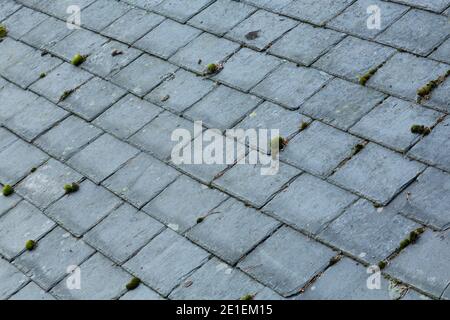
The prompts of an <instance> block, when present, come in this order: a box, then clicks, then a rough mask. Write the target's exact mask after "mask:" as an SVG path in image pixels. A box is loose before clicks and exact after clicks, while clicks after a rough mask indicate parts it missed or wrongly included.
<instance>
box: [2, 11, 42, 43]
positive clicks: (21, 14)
mask: <svg viewBox="0 0 450 320" xmlns="http://www.w3.org/2000/svg"><path fill="white" fill-rule="evenodd" d="M47 18H48V16H47V15H46V14H43V13H41V12H39V11H35V10H32V9H29V8H26V7H22V8H20V10H17V11H16V12H15V13H14V14H12V15H11V16H10V17H9V18H8V19H6V20H5V21H4V24H5V25H6V26H7V28H8V36H9V37H12V38H14V39H19V38H20V37H22V36H24V35H25V34H27V33H28V32H29V31H31V30H32V29H33V28H35V27H36V26H37V25H39V24H40V23H41V22H43V21H44V20H45V19H47Z"/></svg>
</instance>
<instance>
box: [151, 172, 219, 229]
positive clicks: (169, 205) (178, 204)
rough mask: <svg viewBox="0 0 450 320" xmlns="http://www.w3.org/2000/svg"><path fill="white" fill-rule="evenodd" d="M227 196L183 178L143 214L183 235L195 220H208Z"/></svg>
mask: <svg viewBox="0 0 450 320" xmlns="http://www.w3.org/2000/svg"><path fill="white" fill-rule="evenodd" d="M227 198H228V196H227V195H226V194H225V193H222V192H219V191H217V190H214V189H211V188H210V187H208V186H205V185H203V184H200V183H198V182H196V181H195V180H193V179H191V178H189V177H187V176H185V175H182V176H180V177H178V178H177V179H176V180H175V182H173V183H172V184H170V185H169V186H168V187H167V188H165V189H164V190H163V191H162V192H161V193H160V194H159V195H158V196H157V197H156V198H154V199H153V200H152V201H150V202H149V203H148V204H147V205H146V206H145V207H144V208H143V209H142V210H143V211H145V212H146V213H148V214H149V215H150V216H152V217H155V218H156V219H158V220H159V221H162V222H163V223H164V224H165V225H171V228H172V229H174V230H176V231H178V232H180V233H184V232H185V231H186V230H188V229H190V228H191V227H193V226H195V224H196V223H197V219H198V218H201V217H205V216H207V215H208V214H209V213H210V212H211V211H214V210H213V209H214V208H216V207H217V206H218V205H219V204H220V203H222V202H223V201H225V200H226V199H227Z"/></svg>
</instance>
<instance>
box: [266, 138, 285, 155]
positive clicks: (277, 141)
mask: <svg viewBox="0 0 450 320" xmlns="http://www.w3.org/2000/svg"><path fill="white" fill-rule="evenodd" d="M287 144H288V140H287V139H285V138H283V137H282V136H276V137H274V138H272V140H270V150H271V151H272V153H277V152H279V151H282V150H283V149H284V148H285V147H286V146H287Z"/></svg>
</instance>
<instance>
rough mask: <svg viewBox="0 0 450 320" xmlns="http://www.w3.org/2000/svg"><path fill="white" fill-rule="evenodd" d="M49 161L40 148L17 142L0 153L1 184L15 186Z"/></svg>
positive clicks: (20, 141)
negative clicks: (33, 169) (31, 171)
mask: <svg viewBox="0 0 450 320" xmlns="http://www.w3.org/2000/svg"><path fill="white" fill-rule="evenodd" d="M47 159H48V156H47V155H46V154H45V153H44V152H42V151H41V150H39V149H38V148H36V147H34V146H32V145H30V144H28V143H26V142H24V141H22V140H17V141H16V142H14V143H13V144H11V145H10V146H9V147H7V148H5V149H4V150H3V151H2V152H0V182H1V183H3V184H11V185H14V184H15V183H17V182H18V181H20V180H21V179H22V178H24V177H25V176H26V175H27V174H28V173H29V172H30V170H31V169H32V168H36V167H39V166H40V165H41V164H42V163H44V162H45V161H46V160H47Z"/></svg>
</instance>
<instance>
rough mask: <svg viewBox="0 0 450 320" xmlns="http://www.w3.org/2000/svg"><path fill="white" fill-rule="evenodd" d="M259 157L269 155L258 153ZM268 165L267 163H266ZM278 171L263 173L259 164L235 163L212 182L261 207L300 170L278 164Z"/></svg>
mask: <svg viewBox="0 0 450 320" xmlns="http://www.w3.org/2000/svg"><path fill="white" fill-rule="evenodd" d="M259 156H260V157H269V158H271V157H270V156H267V155H265V154H264V155H263V154H261V153H260V154H259ZM268 166H269V165H268ZM279 166H280V167H279V171H278V173H276V174H274V175H263V174H262V171H261V168H262V167H265V166H263V165H262V164H261V163H259V164H239V163H238V164H236V165H234V167H232V168H231V169H229V170H228V171H227V172H225V174H224V175H222V176H221V177H220V178H218V179H216V180H214V182H213V184H214V185H215V186H217V187H219V188H220V189H223V190H225V191H226V192H228V193H230V194H232V195H234V196H236V197H237V198H238V199H242V200H243V201H246V202H249V203H251V204H252V205H254V206H255V207H258V208H259V207H262V206H263V205H264V204H265V203H266V202H267V201H268V200H269V199H270V197H271V196H272V195H273V194H275V193H276V192H277V191H279V190H280V189H281V188H283V186H284V185H285V184H287V183H288V182H289V181H290V180H291V179H292V178H294V177H295V176H296V175H298V174H300V170H298V169H295V168H294V167H291V166H290V165H286V164H284V163H282V162H280V164H279Z"/></svg>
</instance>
